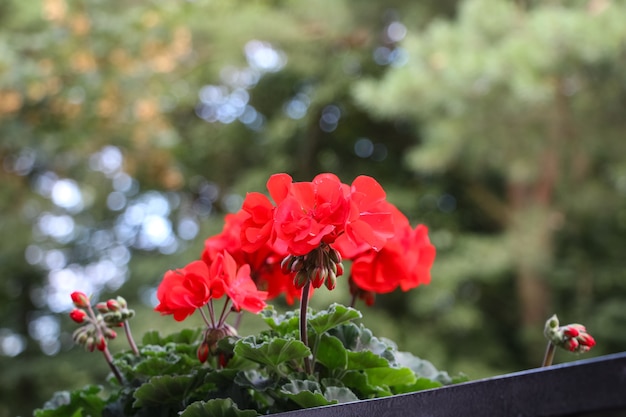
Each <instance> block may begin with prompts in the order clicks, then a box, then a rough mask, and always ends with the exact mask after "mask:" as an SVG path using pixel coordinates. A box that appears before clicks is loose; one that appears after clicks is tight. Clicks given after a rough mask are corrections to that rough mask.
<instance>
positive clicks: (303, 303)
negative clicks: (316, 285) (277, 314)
mask: <svg viewBox="0 0 626 417" xmlns="http://www.w3.org/2000/svg"><path fill="white" fill-rule="evenodd" d="M310 290H311V281H308V280H307V282H306V284H304V287H302V295H301V296H300V341H302V343H304V344H305V345H306V346H309V336H308V333H307V323H306V321H307V314H306V313H307V309H308V304H309V291H310ZM304 369H305V371H306V373H307V374H309V375H311V374H313V366H312V364H311V358H310V357H308V356H307V357H306V358H304Z"/></svg>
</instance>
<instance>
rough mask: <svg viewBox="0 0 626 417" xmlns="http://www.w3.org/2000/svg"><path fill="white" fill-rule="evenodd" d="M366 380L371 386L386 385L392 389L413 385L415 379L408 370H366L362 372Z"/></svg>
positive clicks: (382, 368)
mask: <svg viewBox="0 0 626 417" xmlns="http://www.w3.org/2000/svg"><path fill="white" fill-rule="evenodd" d="M363 372H364V373H365V374H366V375H367V379H368V381H369V383H370V384H372V385H378V386H382V385H386V386H389V387H393V386H396V385H409V384H414V383H415V381H416V379H417V377H416V376H415V373H413V371H412V370H410V369H409V368H389V367H381V368H368V369H365V370H363Z"/></svg>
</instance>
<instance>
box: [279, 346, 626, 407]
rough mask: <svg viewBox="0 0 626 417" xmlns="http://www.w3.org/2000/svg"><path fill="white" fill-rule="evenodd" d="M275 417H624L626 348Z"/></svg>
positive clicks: (625, 402) (625, 404) (625, 401)
mask: <svg viewBox="0 0 626 417" xmlns="http://www.w3.org/2000/svg"><path fill="white" fill-rule="evenodd" d="M275 415H276V416H277V417H278V416H280V417H325V416H336V417H413V416H415V417H439V416H441V417H444V416H445V417H452V416H459V417H491V416H494V417H507V416H513V417H539V416H542V417H548V416H550V417H552V416H577V417H591V416H602V417H625V416H626V352H624V353H618V354H614V355H608V356H602V357H599V358H592V359H587V360H581V361H577V362H570V363H565V364H561V365H554V366H550V367H547V368H538V369H531V370H528V371H523V372H516V373H514V374H508V375H504V376H499V377H495V378H488V379H482V380H479V381H473V382H466V383H463V384H458V385H452V386H448V387H444V388H438V389H433V390H427V391H420V392H416V393H412V394H403V395H397V396H393V397H388V398H377V399H373V400H365V401H359V402H353V403H347V404H338V405H331V406H327V407H319V408H311V409H306V410H297V411H290V412H287V413H280V414H275Z"/></svg>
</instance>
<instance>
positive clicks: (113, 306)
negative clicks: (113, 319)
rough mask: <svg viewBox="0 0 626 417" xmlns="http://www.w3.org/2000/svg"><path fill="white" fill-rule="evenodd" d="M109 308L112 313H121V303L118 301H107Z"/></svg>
mask: <svg viewBox="0 0 626 417" xmlns="http://www.w3.org/2000/svg"><path fill="white" fill-rule="evenodd" d="M107 307H109V310H111V311H120V310H121V308H122V307H121V306H120V303H118V302H117V300H113V299H111V300H108V301H107Z"/></svg>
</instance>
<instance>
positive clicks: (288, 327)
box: [261, 306, 300, 336]
mask: <svg viewBox="0 0 626 417" xmlns="http://www.w3.org/2000/svg"><path fill="white" fill-rule="evenodd" d="M261 317H263V320H265V322H266V323H267V325H268V326H270V328H272V330H274V331H276V332H277V333H279V334H280V335H281V336H287V335H289V334H292V333H294V332H298V331H299V330H300V313H299V311H298V310H295V311H288V312H286V313H285V314H278V312H277V311H276V310H274V307H273V306H267V307H265V309H263V310H262V311H261Z"/></svg>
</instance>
